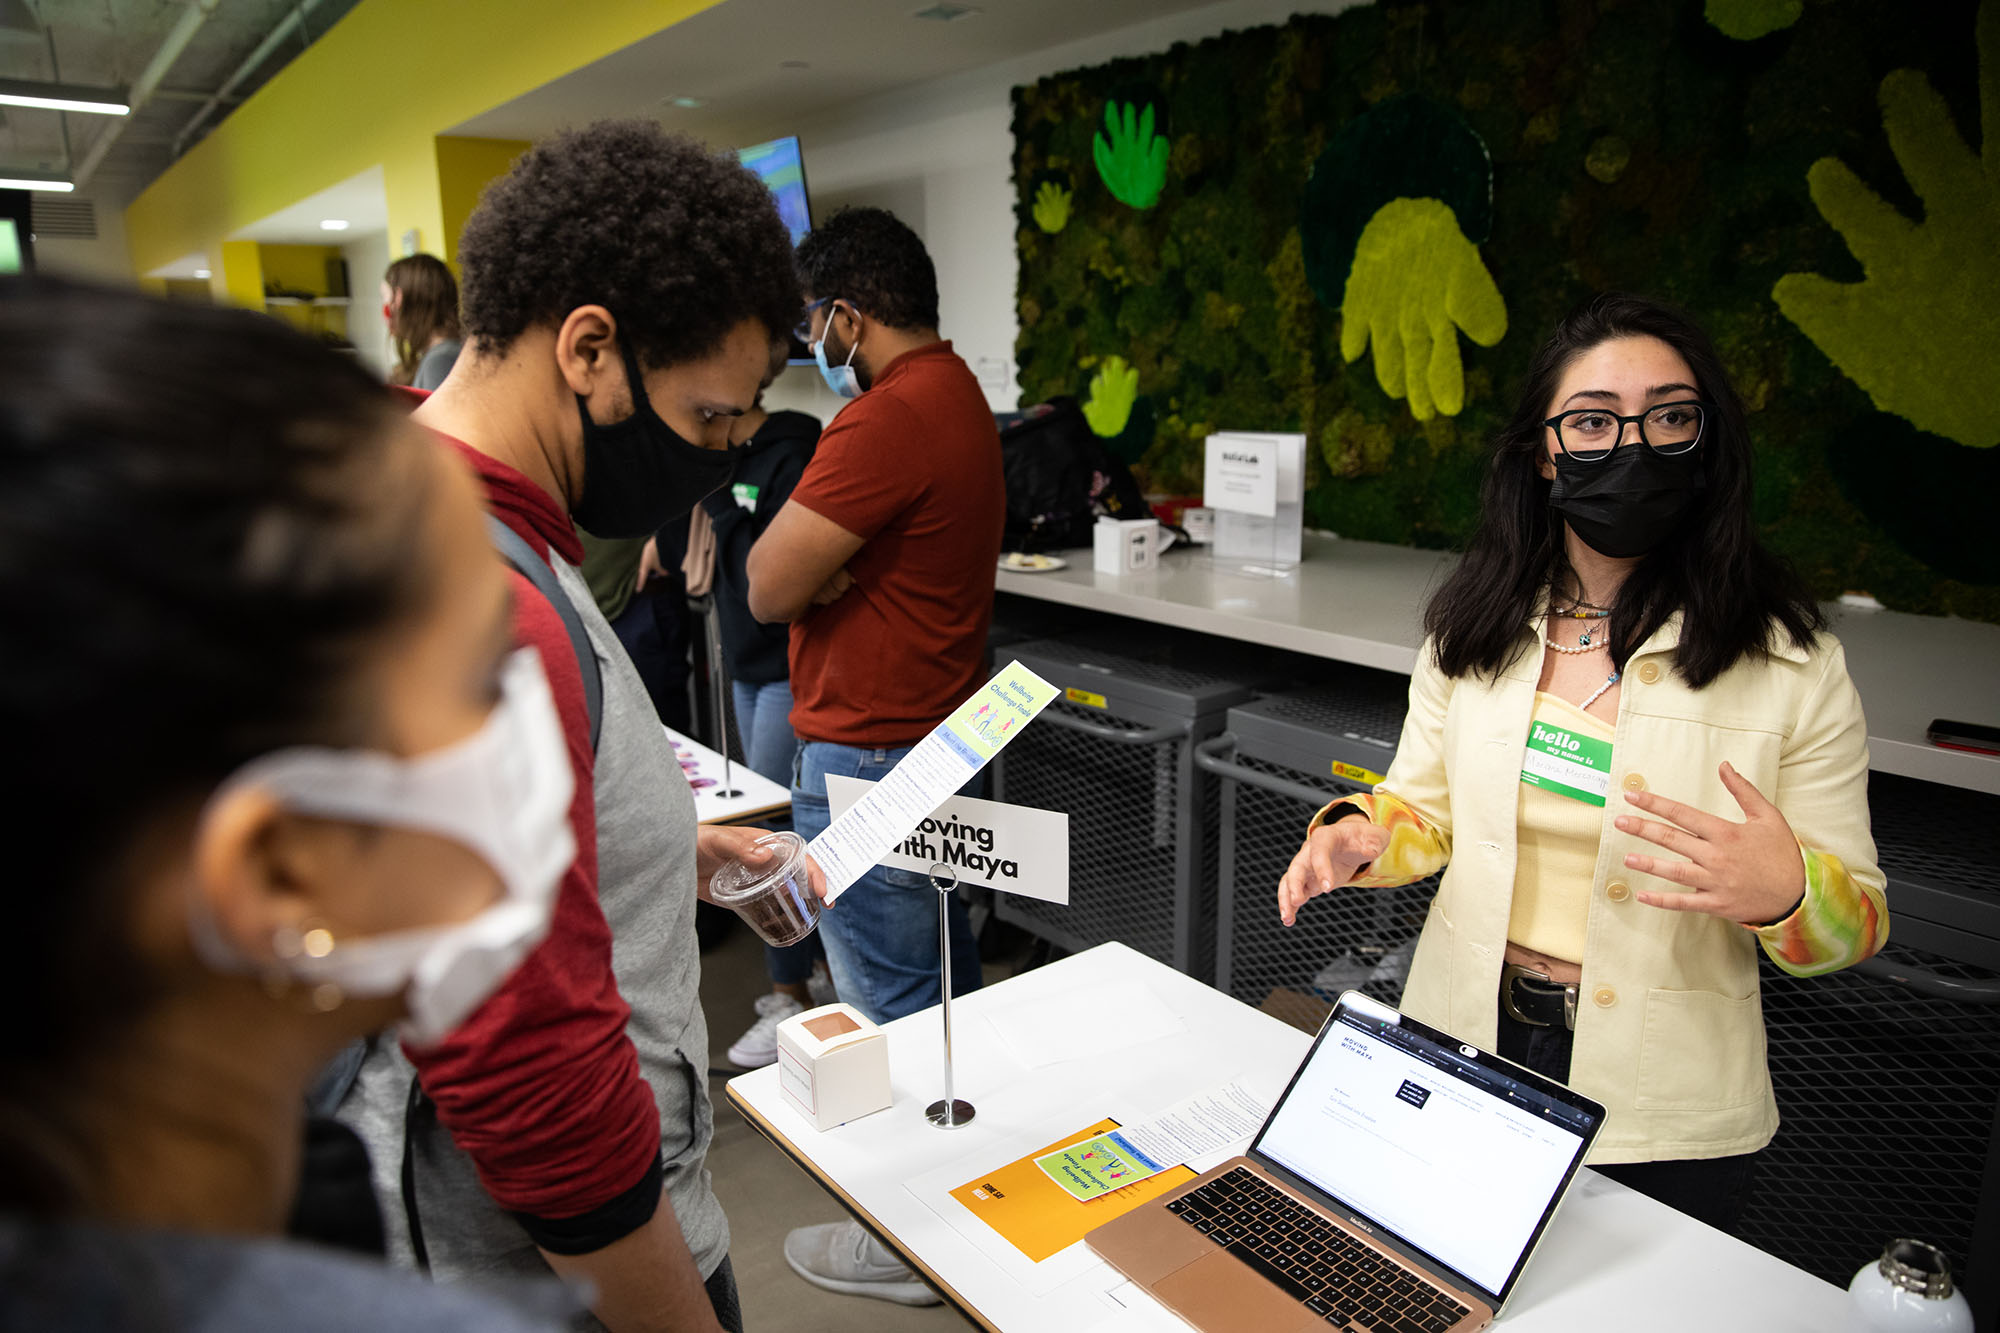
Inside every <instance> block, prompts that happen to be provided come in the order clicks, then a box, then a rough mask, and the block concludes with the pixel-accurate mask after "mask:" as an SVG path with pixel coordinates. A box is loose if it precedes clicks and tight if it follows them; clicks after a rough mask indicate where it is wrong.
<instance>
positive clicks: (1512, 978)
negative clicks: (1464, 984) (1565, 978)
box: [1500, 963, 1577, 1032]
mask: <svg viewBox="0 0 2000 1333" xmlns="http://www.w3.org/2000/svg"><path fill="white" fill-rule="evenodd" d="M1576 991H1577V988H1576V987H1575V986H1574V985H1564V984H1563V983H1562V982H1560V981H1551V980H1549V978H1548V976H1547V974H1546V973H1542V972H1537V971H1535V970H1533V969H1532V968H1526V967H1522V966H1521V965H1520V964H1519V963H1508V964H1506V965H1505V966H1503V967H1502V968H1501V969H1500V1008H1501V1009H1502V1010H1504V1011H1505V1012H1506V1014H1507V1017H1509V1018H1511V1019H1513V1020H1514V1021H1515V1022H1517V1023H1526V1024H1527V1025H1528V1026H1529V1027H1537V1028H1552V1027H1564V1028H1568V1029H1569V1030H1570V1031H1572V1032H1574V1031H1576Z"/></svg>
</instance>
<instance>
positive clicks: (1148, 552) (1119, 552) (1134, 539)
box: [1091, 515, 1160, 574]
mask: <svg viewBox="0 0 2000 1333" xmlns="http://www.w3.org/2000/svg"><path fill="white" fill-rule="evenodd" d="M1159 550H1160V522H1159V520H1158V519H1154V518H1125V519H1118V518H1111V517H1109V516H1108V515H1101V516H1099V518H1098V520H1097V526H1096V527H1095V528H1093V529H1091V556H1092V564H1093V566H1094V567H1095V568H1096V570H1097V572H1098V573H1100V574H1136V573H1138V572H1139V571H1140V570H1143V569H1151V568H1152V567H1153V565H1154V563H1155V561H1156V557H1157V556H1158V555H1159Z"/></svg>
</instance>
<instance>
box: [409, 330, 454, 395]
mask: <svg viewBox="0 0 2000 1333" xmlns="http://www.w3.org/2000/svg"><path fill="white" fill-rule="evenodd" d="M464 346H465V344H463V343H461V342H460V341H459V340H458V339H456V338H447V339H445V340H444V341H443V342H441V343H439V344H438V345H437V346H435V347H433V348H431V350H430V351H428V352H425V353H424V356H423V360H421V361H419V362H417V373H416V375H415V376H414V377H413V378H412V379H411V380H410V387H411V388H412V389H424V390H430V389H435V388H437V386H438V385H440V384H443V383H444V377H445V376H447V375H449V374H451V368H452V367H453V366H455V365H457V364H458V354H459V352H460V350H461V349H463V347H464Z"/></svg>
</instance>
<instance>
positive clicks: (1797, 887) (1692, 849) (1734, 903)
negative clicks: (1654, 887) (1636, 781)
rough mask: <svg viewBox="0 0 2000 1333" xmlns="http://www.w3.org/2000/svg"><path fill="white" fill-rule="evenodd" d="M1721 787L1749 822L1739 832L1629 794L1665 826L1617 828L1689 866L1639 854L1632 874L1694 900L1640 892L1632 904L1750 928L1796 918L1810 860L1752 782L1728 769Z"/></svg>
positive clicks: (1675, 804)
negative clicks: (1672, 886) (1681, 888)
mask: <svg viewBox="0 0 2000 1333" xmlns="http://www.w3.org/2000/svg"><path fill="white" fill-rule="evenodd" d="M1721 774H1722V785H1723V786H1725V787H1727V788H1729V794H1730V795H1731V796H1733V797H1735V798H1736V804H1737V805H1739V806H1741V807H1742V808H1743V814H1744V816H1745V818H1744V822H1743V823H1741V824H1736V823H1731V822H1730V821H1729V820H1727V819H1724V818H1721V817H1720V816H1717V815H1711V814H1708V813H1706V812H1704V811H1701V810H1697V809H1695V808H1694V807H1693V806H1690V805H1683V804H1681V803H1680V802H1679V801H1672V800H1668V799H1667V798H1666V797H1664V796H1656V795H1654V794H1653V793H1652V792H1644V791H1635V792H1627V793H1626V794H1625V799H1626V800H1627V801H1630V802H1631V803H1632V804H1633V805H1636V806H1638V807H1639V808H1640V809H1641V810H1644V811H1646V812H1648V813H1649V814H1654V815H1658V816H1659V817H1660V819H1661V820H1666V821H1668V822H1666V823H1661V822H1659V820H1653V819H1640V818H1639V817H1638V816H1636V815H1620V816H1619V817H1618V818H1617V819H1616V820H1614V821H1613V823H1615V824H1616V825H1617V827H1618V828H1619V829H1620V830H1621V831H1623V832H1625V833H1630V834H1632V835H1633V836H1635V837H1640V838H1644V839H1645V840H1646V841H1647V842H1650V843H1654V844H1656V845H1658V846H1661V847H1664V848H1666V849H1667V850H1668V851H1670V852H1673V853H1676V854H1677V855H1679V856H1683V857H1685V858H1687V859H1686V860H1681V861H1674V860H1667V859H1664V858H1661V857H1657V856H1644V855H1641V854H1640V853H1637V852H1633V853H1630V854H1628V855H1627V856H1626V858H1625V864H1626V865H1627V866H1629V867H1630V868H1631V869H1633V870H1637V871H1640V872H1642V873H1644V874H1648V875H1657V876H1659V877H1660V878H1661V879H1670V880H1672V881H1673V882H1674V883H1676V884H1682V885H1685V886H1687V888H1688V889H1689V890H1691V892H1687V893H1661V892H1658V891H1644V890H1642V891H1640V892H1638V893H1636V894H1634V895H1633V896H1634V897H1636V898H1637V899H1638V900H1639V901H1640V902H1642V903H1645V904H1647V905H1648V906H1652V907H1664V908H1666V909H1667V910H1669V911H1673V912H1707V913H1709V914H1710V915H1711V916H1719V917H1724V918H1726V919H1728V920H1730V921H1737V922H1741V923H1743V924H1745V925H1753V926H1755V925H1764V924H1766V923H1768V922H1772V921H1776V920H1779V919H1781V918H1783V917H1786V916H1789V915H1791V913H1792V911H1793V910H1794V909H1795V908H1796V907H1797V906H1798V903H1799V900H1800V899H1801V898H1803V897H1804V896H1805V892H1806V866H1805V858H1804V857H1803V856H1801V855H1800V853H1799V844H1798V839H1796V838H1795V837H1793V836H1792V826H1791V825H1790V824H1788V823H1786V822H1785V817H1784V816H1783V815H1782V814H1780V813H1778V807H1777V806H1775V805H1772V804H1771V803H1770V802H1769V801H1767V800H1765V799H1764V795H1763V793H1762V792H1760V791H1758V790H1757V789H1756V788H1755V787H1753V786H1751V785H1750V781H1749V779H1747V778H1745V777H1744V776H1743V775H1742V774H1741V773H1738V772H1737V771H1736V770H1735V769H1734V768H1733V767H1731V766H1730V765H1728V764H1724V765H1722V768H1721Z"/></svg>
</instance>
